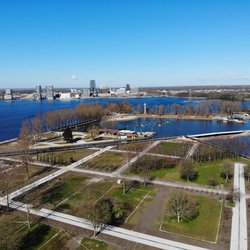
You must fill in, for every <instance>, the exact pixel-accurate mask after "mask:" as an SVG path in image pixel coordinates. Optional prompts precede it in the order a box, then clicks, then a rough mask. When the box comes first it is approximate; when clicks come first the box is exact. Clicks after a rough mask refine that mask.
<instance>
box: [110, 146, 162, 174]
mask: <svg viewBox="0 0 250 250" xmlns="http://www.w3.org/2000/svg"><path fill="white" fill-rule="evenodd" d="M159 143H160V141H155V142H153V143H152V144H151V145H149V146H148V147H147V148H146V149H144V150H143V151H142V152H140V153H139V154H138V155H136V156H135V157H134V158H132V159H131V160H130V161H129V162H127V163H126V164H124V165H123V166H121V167H120V168H119V169H118V170H116V171H115V172H114V173H113V175H114V176H120V175H121V174H122V173H123V172H125V171H126V170H127V169H128V168H129V167H130V166H131V165H132V164H133V163H134V162H136V161H137V160H138V159H139V158H141V157H142V156H143V155H145V154H146V153H147V152H148V151H150V150H151V149H152V148H154V147H156V146H157V145H158V144H159Z"/></svg>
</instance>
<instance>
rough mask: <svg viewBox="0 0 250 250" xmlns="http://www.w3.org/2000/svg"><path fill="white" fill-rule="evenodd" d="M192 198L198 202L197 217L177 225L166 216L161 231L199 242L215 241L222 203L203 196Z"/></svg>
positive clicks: (174, 220) (175, 221)
mask: <svg viewBox="0 0 250 250" xmlns="http://www.w3.org/2000/svg"><path fill="white" fill-rule="evenodd" d="M193 198H194V199H196V200H198V201H199V215H198V216H197V217H196V218H195V219H193V220H192V221H189V222H181V223H178V222H177V220H176V219H173V218H171V217H170V216H168V215H167V214H166V215H165V218H164V223H163V224H162V227H161V229H162V230H164V231H167V232H170V233H174V234H178V235H183V236H188V237H193V238H197V239H200V240H206V241H212V242H214V241H216V235H217V230H218V225H219V222H220V212H221V206H222V203H221V202H219V201H218V200H216V199H213V198H208V197H204V196H193Z"/></svg>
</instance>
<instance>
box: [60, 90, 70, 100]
mask: <svg viewBox="0 0 250 250" xmlns="http://www.w3.org/2000/svg"><path fill="white" fill-rule="evenodd" d="M70 94H71V93H70V92H68V93H61V94H60V99H70V98H71V95H70Z"/></svg>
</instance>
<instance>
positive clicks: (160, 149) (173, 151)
mask: <svg viewBox="0 0 250 250" xmlns="http://www.w3.org/2000/svg"><path fill="white" fill-rule="evenodd" d="M190 147H191V144H189V143H176V142H164V143H161V144H159V145H158V146H157V147H155V148H153V149H152V150H151V152H152V153H159V154H166V155H175V156H185V155H186V154H187V152H188V149H189V148H190Z"/></svg>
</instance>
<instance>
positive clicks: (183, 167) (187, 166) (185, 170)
mask: <svg viewBox="0 0 250 250" xmlns="http://www.w3.org/2000/svg"><path fill="white" fill-rule="evenodd" d="M179 168H180V176H181V178H184V179H186V180H187V181H190V180H193V179H195V178H196V177H197V176H198V171H197V169H196V168H195V166H194V163H193V161H192V160H191V159H187V158H186V159H183V160H181V161H180V164H179Z"/></svg>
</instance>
